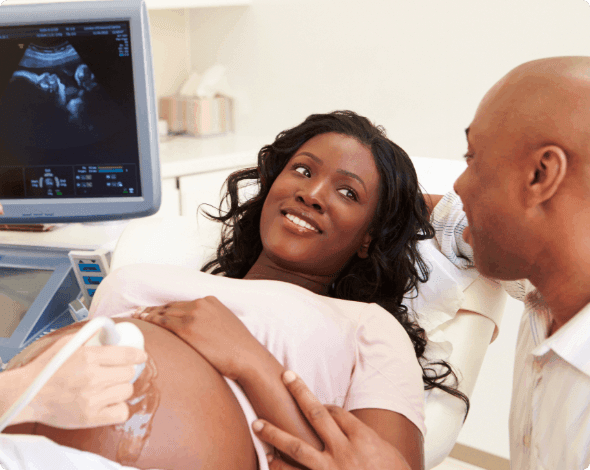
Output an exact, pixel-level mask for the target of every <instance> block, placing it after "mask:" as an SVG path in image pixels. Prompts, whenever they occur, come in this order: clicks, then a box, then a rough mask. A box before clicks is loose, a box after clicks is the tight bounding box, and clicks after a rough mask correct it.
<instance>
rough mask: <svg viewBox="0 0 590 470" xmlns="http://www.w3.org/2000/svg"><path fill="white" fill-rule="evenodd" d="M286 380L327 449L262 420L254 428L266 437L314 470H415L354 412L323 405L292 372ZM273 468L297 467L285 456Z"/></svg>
mask: <svg viewBox="0 0 590 470" xmlns="http://www.w3.org/2000/svg"><path fill="white" fill-rule="evenodd" d="M283 381H284V383H285V385H286V386H287V389H288V390H289V392H290V393H291V394H292V395H293V397H294V398H295V399H296V400H297V403H298V405H299V407H300V408H301V410H302V411H303V413H304V414H305V416H306V417H307V420H308V421H309V422H310V423H311V424H312V426H313V427H314V429H315V430H316V431H317V433H318V435H319V436H320V438H321V439H322V441H323V442H324V444H325V449H324V450H323V451H318V450H316V449H314V448H313V447H312V446H310V445H308V444H306V443H305V442H303V441H301V440H300V439H298V438H296V437H294V436H292V435H290V434H288V433H286V432H284V431H282V430H281V429H279V428H277V427H276V426H274V425H272V424H270V423H268V422H265V421H264V420H258V421H255V422H254V424H253V425H252V428H253V430H254V432H256V433H257V434H258V436H259V437H260V438H261V439H262V440H264V441H266V442H268V443H269V444H271V445H272V446H274V447H276V448H277V449H278V450H280V451H281V452H283V453H284V454H285V455H289V456H290V457H291V458H292V459H294V460H295V461H297V462H299V463H300V464H302V465H305V466H306V467H307V468H309V469H311V470H411V468H410V466H408V463H407V462H406V460H405V459H404V457H403V456H402V454H401V453H400V452H399V451H398V449H397V448H396V447H394V446H392V445H391V444H390V443H389V442H387V441H386V440H384V439H382V438H381V437H380V436H379V434H378V433H377V432H375V431H374V430H373V429H371V428H370V427H369V426H367V425H366V424H364V423H363V422H362V421H361V420H359V419H357V418H356V417H355V416H354V414H352V413H350V412H348V411H345V410H343V409H342V408H339V407H337V406H324V405H322V404H321V403H320V402H319V400H318V399H317V398H316V397H315V396H314V395H313V394H312V393H311V391H310V390H309V388H307V386H306V385H305V383H304V382H303V380H301V379H300V378H298V377H297V376H296V375H295V374H294V373H293V372H291V371H288V372H286V373H285V374H283ZM359 411H365V410H359ZM367 419H371V418H370V417H369V418H367ZM385 421H387V420H385ZM384 424H385V425H389V424H392V423H387V422H384ZM402 427H404V425H403V424H402ZM270 468H271V470H293V467H292V466H291V465H289V464H287V463H285V462H284V461H283V460H281V459H274V460H273V461H272V462H271V464H270ZM414 468H416V467H414Z"/></svg>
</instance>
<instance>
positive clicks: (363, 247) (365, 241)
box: [356, 232, 373, 258]
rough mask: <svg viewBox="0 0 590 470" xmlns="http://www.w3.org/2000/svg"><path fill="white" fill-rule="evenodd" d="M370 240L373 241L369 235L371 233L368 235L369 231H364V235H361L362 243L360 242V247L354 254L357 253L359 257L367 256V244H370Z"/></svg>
mask: <svg viewBox="0 0 590 470" xmlns="http://www.w3.org/2000/svg"><path fill="white" fill-rule="evenodd" d="M372 241H373V238H372V237H371V235H369V232H367V233H365V236H364V237H363V243H362V245H361V247H360V248H359V249H358V251H357V252H356V254H357V255H358V257H359V258H368V257H369V246H371V242H372Z"/></svg>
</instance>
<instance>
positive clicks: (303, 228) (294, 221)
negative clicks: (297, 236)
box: [284, 213, 320, 233]
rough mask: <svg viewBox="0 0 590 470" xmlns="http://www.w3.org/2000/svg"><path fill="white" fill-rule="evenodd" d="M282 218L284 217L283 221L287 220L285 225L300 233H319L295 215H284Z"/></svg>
mask: <svg viewBox="0 0 590 470" xmlns="http://www.w3.org/2000/svg"><path fill="white" fill-rule="evenodd" d="M284 217H285V219H287V221H288V222H287V223H289V224H290V225H291V226H294V227H295V228H296V229H297V230H298V231H300V232H314V233H320V231H319V230H318V229H317V228H315V227H314V226H313V225H311V224H310V223H309V222H306V221H305V220H303V219H300V218H299V217H297V216H296V215H293V214H290V213H286V214H284Z"/></svg>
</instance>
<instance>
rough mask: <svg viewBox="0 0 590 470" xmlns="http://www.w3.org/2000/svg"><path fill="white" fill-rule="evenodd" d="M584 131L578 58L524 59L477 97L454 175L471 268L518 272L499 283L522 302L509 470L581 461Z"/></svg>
mask: <svg viewBox="0 0 590 470" xmlns="http://www.w3.org/2000/svg"><path fill="white" fill-rule="evenodd" d="M589 130H590V58H588V57H562V58H552V59H542V60H537V61H533V62H529V63H526V64H524V65H521V66H519V67H517V68H516V69H514V70H513V71H511V72H510V73H509V74H508V75H506V76H505V77H504V78H503V79H502V80H500V81H499V82H498V83H497V84H496V85H495V86H494V87H493V88H492V89H491V90H490V91H489V92H488V93H487V94H486V95H485V97H484V99H483V100H482V102H481V104H480V105H479V107H478V109H477V112H476V114H475V118H474V119H473V121H472V123H471V125H470V126H469V128H468V129H467V140H468V151H467V155H466V160H467V164H468V167H467V169H466V170H465V172H464V173H463V174H462V175H461V176H460V177H459V179H458V180H457V181H456V183H455V191H456V192H457V194H458V195H459V196H460V198H461V200H462V202H463V204H464V210H465V214H466V215H467V219H468V221H469V227H470V243H471V245H472V248H473V260H474V262H475V265H476V267H477V268H478V269H479V271H480V272H482V273H483V274H485V275H487V276H490V277H494V278H497V279H501V280H507V281H508V280H514V279H525V278H526V279H528V280H529V281H530V282H522V283H519V284H514V283H512V284H507V285H506V287H507V290H510V291H511V292H512V293H513V294H514V295H515V296H516V297H517V298H521V299H522V300H524V301H525V312H524V314H523V317H522V320H521V324H520V330H519V334H518V343H517V348H516V358H515V367H514V385H513V394H512V406H511V413H510V458H511V466H512V468H514V469H519V470H525V469H531V470H532V469H539V468H541V469H585V468H588V466H590V305H589V304H590V132H589ZM458 246H459V245H458ZM463 254H464V255H465V254H467V255H468V252H465V253H463ZM519 288H520V290H519Z"/></svg>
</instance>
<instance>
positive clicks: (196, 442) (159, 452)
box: [4, 319, 257, 470]
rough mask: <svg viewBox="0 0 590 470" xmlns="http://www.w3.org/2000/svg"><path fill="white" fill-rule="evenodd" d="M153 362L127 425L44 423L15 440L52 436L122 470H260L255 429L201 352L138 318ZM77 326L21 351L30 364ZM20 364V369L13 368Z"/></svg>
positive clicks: (25, 427)
mask: <svg viewBox="0 0 590 470" xmlns="http://www.w3.org/2000/svg"><path fill="white" fill-rule="evenodd" d="M114 321H130V322H132V323H135V324H136V325H137V326H138V327H139V328H140V329H141V331H142V333H143V335H144V337H145V350H146V352H147V353H148V355H149V357H150V360H149V361H148V363H146V368H145V369H144V371H143V373H142V375H141V377H140V378H139V379H138V380H137V382H136V383H135V384H134V395H133V397H132V398H131V399H130V400H128V404H129V406H130V411H131V414H130V418H129V420H127V422H126V423H123V424H120V425H115V426H106V427H99V428H90V429H75V430H66V429H58V428H52V427H50V426H46V425H43V424H40V423H26V424H21V425H16V426H10V427H8V428H6V430H5V431H4V432H7V433H13V434H37V435H42V436H46V437H48V438H49V439H51V440H53V441H55V442H57V443H58V444H61V445H65V446H68V447H73V448H75V449H79V450H84V451H88V452H93V453H96V454H99V455H101V456H103V457H106V458H108V459H110V460H114V461H116V462H119V463H121V464H123V465H128V466H132V467H137V468H161V469H174V470H183V469H187V470H188V469H190V470H195V469H204V470H209V469H212V468H214V469H236V468H240V469H252V470H254V469H256V468H257V458H256V453H255V450H254V445H253V443H252V439H251V437H250V432H249V429H248V423H247V421H246V418H245V416H244V414H243V412H242V409H241V407H240V405H239V403H238V401H237V400H236V398H235V395H234V394H233V392H232V391H231V389H230V388H229V386H228V385H227V383H226V382H225V380H224V379H223V377H222V376H221V375H220V374H219V372H217V370H216V369H215V368H213V367H212V366H211V365H210V364H209V363H208V362H207V361H206V360H205V359H204V358H203V357H202V356H201V355H200V354H199V353H198V352H196V351H195V350H194V349H193V348H191V347H190V346H189V345H188V344H186V343H185V342H184V341H182V340H181V339H180V338H178V337H177V336H175V335H173V334H172V333H170V332H169V331H167V330H165V329H163V328H160V327H159V326H157V325H153V324H151V323H147V322H143V321H140V320H135V319H114ZM83 325H84V324H83V323H77V324H74V325H71V326H69V327H66V328H62V329H61V330H59V331H56V332H54V333H52V334H50V335H47V336H45V337H43V338H41V339H40V340H38V341H36V342H35V343H34V344H32V345H31V346H29V347H28V348H27V349H25V350H24V351H23V352H21V353H20V354H19V355H18V356H17V357H16V358H15V359H14V360H13V361H12V362H11V366H12V367H14V366H16V365H19V364H26V363H27V362H29V361H31V360H32V359H34V358H35V357H37V356H38V355H39V354H41V352H43V351H44V350H45V349H47V348H48V347H49V346H50V345H51V344H53V343H54V342H55V341H56V340H57V339H58V338H59V337H60V336H62V335H63V334H65V333H68V332H73V331H77V330H79V329H80V328H81V327H82V326H83ZM13 364H14V365H13Z"/></svg>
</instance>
